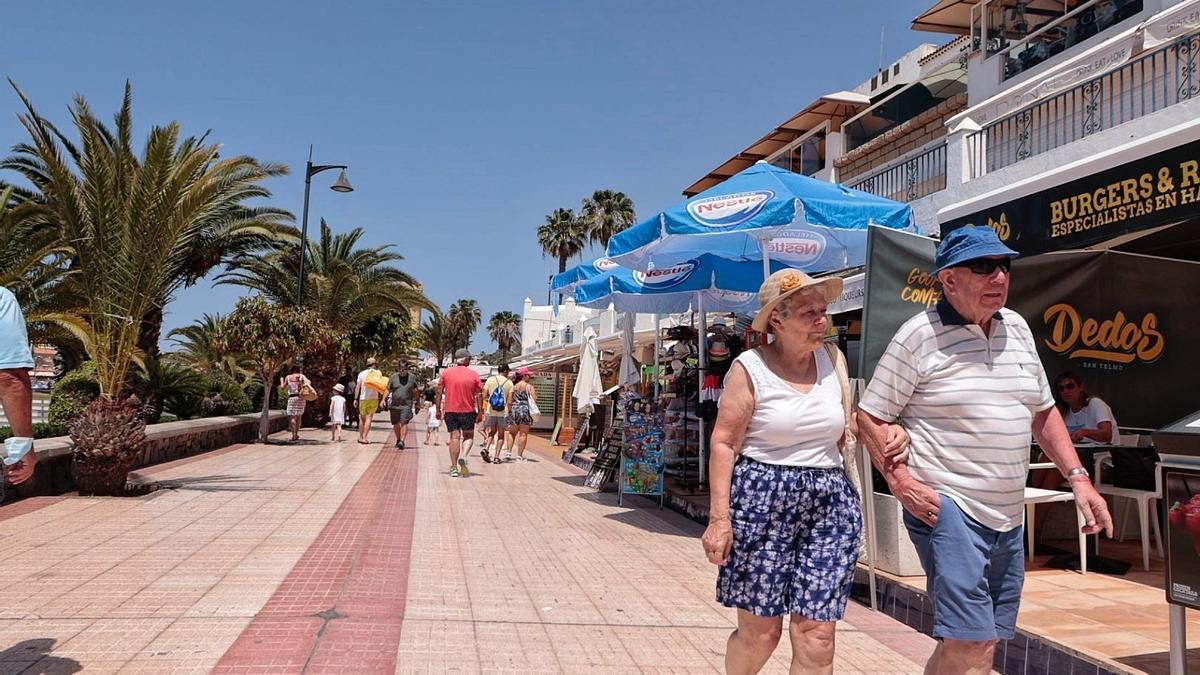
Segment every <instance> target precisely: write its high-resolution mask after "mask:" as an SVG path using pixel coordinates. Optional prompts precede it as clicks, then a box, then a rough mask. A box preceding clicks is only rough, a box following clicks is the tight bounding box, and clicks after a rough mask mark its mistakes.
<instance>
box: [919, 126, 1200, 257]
mask: <svg viewBox="0 0 1200 675" xmlns="http://www.w3.org/2000/svg"><path fill="white" fill-rule="evenodd" d="M1047 185H1049V186H1052V187H1046V186H1047ZM1197 217H1200V120H1196V121H1192V122H1189V123H1187V124H1186V125H1183V126H1181V127H1176V128H1172V129H1168V130H1165V131H1162V132H1159V133H1156V134H1154V135H1151V136H1148V137H1145V138H1142V139H1140V140H1136V141H1133V142H1131V143H1128V144H1126V145H1123V146H1119V147H1117V148H1114V149H1111V150H1107V151H1104V152H1101V153H1098V154H1096V155H1094V156H1092V157H1088V158H1086V159H1082V160H1080V161H1077V162H1073V163H1071V164H1067V165H1066V166H1063V167H1059V168H1056V169H1053V170H1051V171H1046V172H1044V173H1041V174H1035V175H1032V176H1030V177H1028V178H1026V179H1024V180H1020V181H1017V182H1015V183H1012V184H1010V185H1005V186H1004V187H1002V188H1000V189H997V190H993V191H992V192H988V193H986V194H983V195H981V196H979V197H976V198H973V199H970V200H966V201H964V202H960V203H958V204H954V205H952V206H949V207H946V208H944V209H942V210H941V211H940V212H939V213H938V220H939V221H940V222H941V234H942V236H943V237H944V236H946V234H947V233H949V232H950V231H951V230H954V229H956V228H959V227H963V226H966V225H979V226H984V225H986V226H988V227H991V228H993V229H995V230H996V231H997V233H998V234H999V235H1000V238H1001V239H1002V240H1003V241H1004V242H1005V243H1006V244H1008V246H1009V247H1011V248H1013V249H1014V250H1016V251H1018V252H1020V253H1021V254H1023V255H1032V254H1037V253H1045V252H1048V251H1057V250H1065V249H1079V248H1086V247H1089V246H1094V245H1097V244H1099V243H1100V242H1104V241H1106V240H1110V239H1112V238H1114V237H1117V236H1120V235H1124V234H1126V233H1130V232H1138V231H1142V230H1148V229H1151V228H1157V227H1160V226H1163V225H1168V224H1172V223H1177V222H1180V221H1184V220H1189V219H1193V218H1197ZM1159 253H1160V254H1163V252H1161V251H1160V252H1159Z"/></svg>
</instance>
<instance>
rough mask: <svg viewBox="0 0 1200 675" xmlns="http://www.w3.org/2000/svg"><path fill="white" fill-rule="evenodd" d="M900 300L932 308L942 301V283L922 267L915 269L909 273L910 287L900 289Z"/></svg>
mask: <svg viewBox="0 0 1200 675" xmlns="http://www.w3.org/2000/svg"><path fill="white" fill-rule="evenodd" d="M900 299H901V300H903V301H905V302H915V303H917V304H918V305H925V307H932V306H933V305H936V304H937V302H938V300H941V299H942V282H940V281H938V279H937V277H935V276H933V275H932V274H930V273H929V272H926V271H924V270H922V269H921V268H920V267H914V268H912V271H911V272H909V273H908V285H907V286H905V287H904V288H902V289H900Z"/></svg>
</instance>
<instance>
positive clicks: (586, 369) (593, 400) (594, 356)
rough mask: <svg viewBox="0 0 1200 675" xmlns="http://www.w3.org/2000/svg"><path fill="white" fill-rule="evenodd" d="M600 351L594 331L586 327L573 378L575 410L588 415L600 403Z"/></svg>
mask: <svg viewBox="0 0 1200 675" xmlns="http://www.w3.org/2000/svg"><path fill="white" fill-rule="evenodd" d="M601 391H602V390H601V388H600V350H599V349H598V348H597V347H596V331H594V330H592V327H591V326H588V328H587V330H586V332H585V333H584V334H583V346H582V347H580V349H579V374H578V376H577V377H576V378H575V391H574V395H575V410H576V411H577V412H580V413H588V414H590V413H591V412H592V410H593V406H595V405H596V404H597V403H599V402H600V395H601Z"/></svg>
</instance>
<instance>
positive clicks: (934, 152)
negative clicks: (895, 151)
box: [846, 141, 946, 202]
mask: <svg viewBox="0 0 1200 675" xmlns="http://www.w3.org/2000/svg"><path fill="white" fill-rule="evenodd" d="M846 187H849V188H854V189H855V190H862V191H863V192H870V193H871V194H873V195H879V196H880V197H887V198H888V199H895V200H896V201H899V202H911V201H913V200H914V199H920V198H921V197H924V196H926V195H931V194H933V193H935V192H937V191H939V190H945V189H946V142H945V141H942V142H941V143H938V144H937V145H935V146H932V147H927V148H925V149H923V150H919V151H917V152H916V153H914V154H912V155H910V156H908V157H901V158H900V160H899V161H897V162H893V163H892V164H889V165H887V166H885V167H884V168H882V169H878V170H876V171H874V172H873V173H870V174H867V175H866V176H865V177H859V176H855V177H854V178H851V179H850V180H849V181H848V182H847V183H846Z"/></svg>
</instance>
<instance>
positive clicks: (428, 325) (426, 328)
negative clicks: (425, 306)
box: [421, 311, 454, 366]
mask: <svg viewBox="0 0 1200 675" xmlns="http://www.w3.org/2000/svg"><path fill="white" fill-rule="evenodd" d="M449 329H450V327H449V326H448V325H447V322H446V320H445V319H444V318H443V317H442V314H441V312H436V311H435V312H431V313H430V316H429V318H428V319H425V323H424V324H422V325H421V348H422V349H424V350H425V351H427V352H429V353H430V354H431V355H433V356H434V358H436V359H437V363H438V365H439V366H440V365H442V364H443V363H445V362H446V356H447V355H448V354H450V353H451V352H453V351H454V345H453V341H452V339H451V336H450V330H449Z"/></svg>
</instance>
